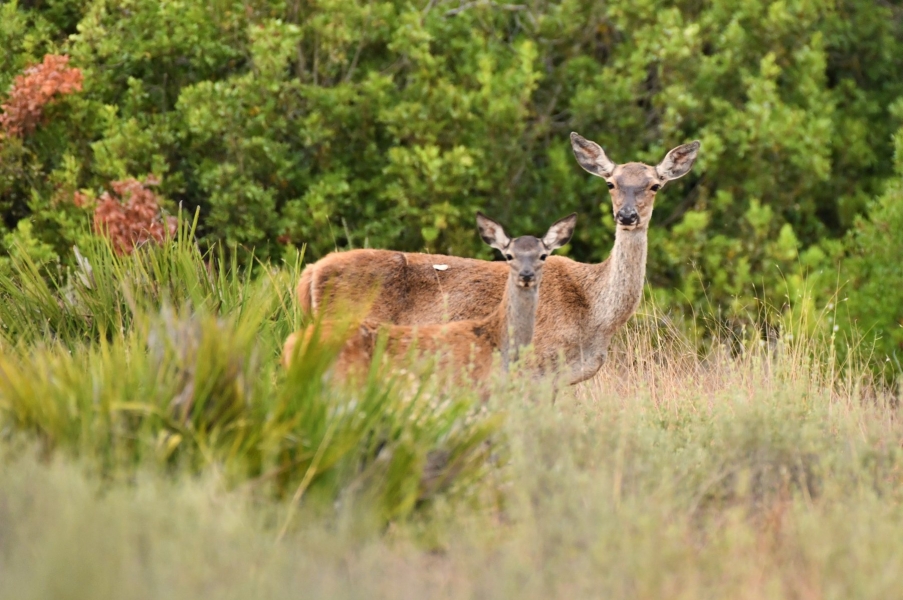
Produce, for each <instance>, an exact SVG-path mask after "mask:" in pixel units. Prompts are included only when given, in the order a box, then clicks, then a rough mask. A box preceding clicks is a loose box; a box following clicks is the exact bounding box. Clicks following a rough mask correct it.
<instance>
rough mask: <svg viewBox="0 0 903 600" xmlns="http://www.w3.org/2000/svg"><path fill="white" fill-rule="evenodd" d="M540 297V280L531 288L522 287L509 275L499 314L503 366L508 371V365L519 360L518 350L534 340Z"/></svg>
mask: <svg viewBox="0 0 903 600" xmlns="http://www.w3.org/2000/svg"><path fill="white" fill-rule="evenodd" d="M538 297H539V283H538V282H537V285H534V286H533V287H531V288H522V287H520V286H518V285H517V278H516V277H514V276H511V277H508V284H507V285H506V286H505V293H504V296H503V297H502V302H501V305H500V306H499V309H500V310H499V314H498V315H497V316H498V322H499V325H500V326H501V332H500V333H501V336H500V344H499V349H500V350H501V354H502V366H503V367H504V369H505V370H506V371H507V370H508V365H509V364H510V363H511V362H512V361H515V360H517V358H518V350H519V349H520V348H522V347H524V346H528V345H529V344H530V343H531V342H532V341H533V328H534V326H535V324H536V305H537V299H538Z"/></svg>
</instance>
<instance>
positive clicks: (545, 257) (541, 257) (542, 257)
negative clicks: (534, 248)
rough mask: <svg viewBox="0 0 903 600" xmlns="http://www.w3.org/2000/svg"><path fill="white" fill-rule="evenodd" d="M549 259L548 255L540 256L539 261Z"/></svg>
mask: <svg viewBox="0 0 903 600" xmlns="http://www.w3.org/2000/svg"><path fill="white" fill-rule="evenodd" d="M548 257H549V255H548V254H540V255H539V260H545V259H547V258H548Z"/></svg>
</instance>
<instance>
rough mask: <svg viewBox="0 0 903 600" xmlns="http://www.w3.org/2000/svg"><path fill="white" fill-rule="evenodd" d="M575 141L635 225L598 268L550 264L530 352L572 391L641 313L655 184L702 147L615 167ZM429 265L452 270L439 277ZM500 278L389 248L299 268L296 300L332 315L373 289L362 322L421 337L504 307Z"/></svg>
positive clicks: (492, 269)
mask: <svg viewBox="0 0 903 600" xmlns="http://www.w3.org/2000/svg"><path fill="white" fill-rule="evenodd" d="M571 138H572V147H573V149H574V153H575V155H576V156H577V160H578V162H579V163H580V165H581V166H582V167H583V168H584V169H586V170H587V171H589V172H590V173H592V174H594V175H597V176H600V177H603V178H605V179H606V181H608V182H609V183H610V184H611V185H612V189H611V190H610V193H611V199H612V208H613V213H614V214H615V215H616V217H617V215H618V212H619V210H621V209H622V208H624V207H625V205H627V204H628V203H629V202H633V203H634V205H635V208H636V212H637V216H638V219H639V220H638V222H636V223H634V224H631V225H622V224H621V223H619V224H618V227H617V230H616V234H615V245H614V248H613V249H612V252H611V255H610V256H609V257H608V258H607V259H606V260H605V261H603V262H602V263H600V264H585V263H579V262H576V261H573V260H570V259H568V258H564V257H557V256H551V257H549V259H548V260H547V261H546V264H545V269H544V270H545V274H544V276H543V278H544V279H543V284H542V289H541V290H540V292H539V305H538V308H537V313H536V325H535V333H534V337H533V345H534V347H535V349H536V354H537V356H538V357H539V358H540V360H541V361H542V362H543V363H544V364H545V365H546V366H547V367H549V368H552V367H554V366H555V365H557V366H559V367H565V368H566V370H567V374H566V378H567V380H568V381H570V382H571V383H576V382H578V381H582V380H584V379H588V378H589V377H592V376H593V375H594V374H595V373H596V372H597V371H598V369H599V368H600V367H601V365H602V363H603V361H604V359H605V355H606V353H607V349H608V344H609V342H610V340H611V337H612V336H613V335H614V333H615V331H617V329H618V328H620V327H621V326H622V325H623V324H624V323H626V322H627V320H628V319H629V318H630V317H631V316H632V315H633V313H634V312H635V311H636V308H637V306H638V305H639V302H640V299H641V297H642V292H643V281H644V278H645V270H646V250H647V230H648V226H649V220H650V219H651V216H652V209H653V202H654V198H655V192H656V191H657V190H653V189H652V186H653V185H657V186H661V185H663V184H664V183H665V182H666V181H668V180H670V179H675V178H677V177H680V176H682V175H684V174H685V173H687V172H688V171H689V170H690V168H691V167H692V164H693V161H694V160H695V158H696V153H697V151H698V148H699V143H698V142H693V143H692V144H685V145H683V146H678V147H677V148H675V149H673V150H671V152H669V153H668V155H667V156H666V157H665V159H664V160H663V161H662V162H661V163H660V164H659V165H658V166H656V167H651V166H648V165H644V164H641V163H628V164H626V165H616V164H615V163H613V162H612V161H610V160H609V159H608V157H607V156H605V153H604V151H603V150H602V148H601V147H599V146H598V145H597V144H595V143H594V142H591V141H589V140H585V139H584V138H582V137H580V136H578V135H577V134H572V136H571ZM616 221H617V219H616ZM434 265H446V266H447V267H448V268H447V269H445V270H437V269H436V268H434ZM308 273H309V275H308ZM506 275H507V267H506V265H505V263H502V262H488V261H481V260H474V259H470V258H460V257H455V256H442V255H430V254H420V253H402V252H396V251H391V250H352V251H348V252H336V253H333V254H330V255H328V256H326V257H324V258H323V259H321V260H320V261H318V262H316V263H314V264H312V265H309V266H308V267H307V268H306V269H305V271H304V274H303V275H302V279H301V283H300V284H299V287H300V286H305V289H304V290H303V291H302V290H299V301H301V302H302V303H303V302H305V300H303V299H302V298H301V297H302V295H304V294H306V295H307V298H309V300H306V301H307V302H308V304H309V305H310V310H311V312H313V313H317V312H319V311H320V309H321V307H323V308H324V310H326V311H327V314H329V311H330V309H331V308H332V307H334V306H336V300H337V299H342V300H346V301H354V300H355V298H358V297H361V296H362V295H366V292H367V291H372V292H373V293H375V294H376V296H375V301H374V303H373V305H372V307H371V310H370V313H369V314H368V317H367V318H368V320H373V321H385V322H389V323H395V324H397V325H403V326H421V328H420V332H421V335H423V333H424V332H425V331H433V330H425V329H423V326H428V327H437V326H436V325H430V324H436V323H444V322H447V321H452V322H455V321H463V320H468V319H469V320H478V319H484V318H486V317H488V316H489V315H490V314H491V313H492V312H493V311H494V310H495V309H496V308H497V307H498V306H499V303H500V302H501V299H502V294H503V292H504V290H505V279H506ZM559 357H561V358H563V360H564V363H563V364H561V363H560V362H559Z"/></svg>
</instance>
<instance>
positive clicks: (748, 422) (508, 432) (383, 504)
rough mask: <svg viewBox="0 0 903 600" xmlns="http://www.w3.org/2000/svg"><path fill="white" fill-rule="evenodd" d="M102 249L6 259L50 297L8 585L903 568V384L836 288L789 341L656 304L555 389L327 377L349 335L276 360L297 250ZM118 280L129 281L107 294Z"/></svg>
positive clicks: (863, 589)
mask: <svg viewBox="0 0 903 600" xmlns="http://www.w3.org/2000/svg"><path fill="white" fill-rule="evenodd" d="M105 252H106V251H105V250H104V249H103V247H102V246H98V249H97V250H90V249H85V250H84V251H83V256H84V257H85V259H86V260H87V261H88V262H89V263H90V265H91V267H92V268H93V269H94V275H95V277H97V273H98V272H99V271H100V270H101V269H100V268H98V267H97V266H96V265H98V264H103V262H104V261H111V262H112V261H114V260H115V261H122V264H123V265H125V266H124V268H123V269H121V270H119V271H115V273H116V274H115V275H110V276H109V279H116V285H114V284H113V282H112V281H106V282H105V283H103V284H99V283H98V284H97V285H96V287H94V288H90V289H89V288H84V289H81V291H78V292H74V291H72V289H73V287H72V286H77V285H78V284H76V283H73V282H72V277H74V278H78V277H79V271H77V272H75V273H74V274H73V275H72V276H71V277H70V278H65V279H61V281H62V283H60V284H54V283H51V284H49V285H48V286H47V287H46V288H41V287H40V282H39V281H37V278H38V277H39V275H40V274H38V273H34V274H33V275H28V273H29V271H28V269H27V268H25V267H21V268H20V272H19V273H18V274H17V275H16V276H15V277H14V278H10V279H8V280H5V282H4V283H2V285H0V294H3V296H4V299H3V303H4V304H6V303H9V302H12V301H13V299H14V298H20V299H22V298H24V299H25V300H28V299H31V298H32V297H34V298H35V302H36V303H38V302H40V301H41V300H40V299H41V298H42V297H43V296H44V295H48V294H49V295H48V296H47V297H48V298H52V299H53V301H52V302H51V301H50V300H46V301H45V302H46V308H45V309H42V310H45V311H46V312H47V313H48V314H51V317H52V318H49V319H47V320H45V321H42V324H41V326H40V327H39V326H38V325H37V324H36V323H31V324H27V323H18V324H15V326H14V327H16V328H17V329H15V331H18V332H20V335H21V337H20V338H19V339H15V337H13V336H11V335H7V337H6V343H5V347H4V349H3V350H2V352H0V430H2V432H3V437H4V442H3V443H0V448H2V449H3V450H2V452H3V454H2V455H0V460H2V461H3V464H4V468H3V469H2V470H0V597H16V598H20V597H21V598H28V597H41V598H46V597H62V596H65V597H68V598H89V597H90V598H107V597H109V598H114V597H116V598H119V597H130V598H162V597H166V598H179V597H186V598H187V597H192V598H194V597H198V596H201V595H203V596H204V597H210V598H232V597H235V598H247V597H268V598H282V597H286V598H287V597H297V596H299V595H303V596H304V597H305V598H360V597H367V598H383V597H385V598H390V597H391V598H398V597H411V598H472V597H492V598H498V597H515V596H516V597H521V598H558V597H561V598H583V597H589V598H598V597H601V598H641V599H642V598H649V599H653V598H654V599H658V598H692V599H699V598H749V599H760V598H761V599H765V598H769V599H771V598H838V599H839V598H890V597H896V596H898V595H899V590H900V589H903V571H901V570H900V569H899V565H900V564H903V541H901V540H903V537H901V535H900V532H901V531H903V449H901V440H903V428H901V425H900V419H899V415H898V408H897V398H896V394H895V391H894V390H893V389H890V388H886V387H884V386H883V385H881V381H880V380H876V379H875V378H874V377H873V376H872V375H871V374H870V373H871V372H872V371H870V370H869V369H868V368H867V367H868V365H867V364H866V363H867V361H868V358H869V357H868V354H867V353H866V352H862V353H860V354H859V355H843V356H840V355H838V353H837V352H836V350H835V348H836V345H835V344H834V343H833V340H832V338H831V336H832V334H833V331H832V328H830V327H823V326H821V324H820V321H819V319H822V318H824V316H823V315H820V314H817V313H807V312H805V311H795V312H792V313H788V315H789V316H785V315H782V314H772V315H767V316H768V320H769V321H770V322H772V323H774V322H776V321H779V322H780V323H781V328H780V331H781V336H780V337H777V338H774V339H771V340H768V339H764V340H760V335H759V334H758V333H757V332H740V333H737V332H732V331H727V330H720V329H717V328H716V327H714V326H711V325H709V327H710V331H711V336H710V337H711V339H712V340H713V341H712V342H711V343H709V344H708V345H707V346H706V347H705V351H703V352H700V346H701V345H700V344H699V343H698V340H696V339H694V338H693V337H691V336H688V335H687V334H686V333H685V330H684V329H683V328H682V327H681V326H680V325H678V324H675V322H673V321H672V320H670V319H669V315H668V314H667V312H666V311H663V310H661V309H660V308H658V307H656V306H655V305H654V304H653V303H651V302H647V303H646V304H644V307H643V309H642V310H641V312H640V313H639V314H638V315H637V316H636V317H635V318H634V319H633V320H632V321H631V323H630V324H629V325H628V326H627V327H625V329H624V331H622V332H621V333H620V334H619V336H618V337H617V338H616V340H615V342H614V343H613V346H612V349H611V352H610V355H609V360H608V362H607V364H606V365H605V366H604V368H603V370H602V371H601V372H600V374H599V375H598V376H597V377H596V378H595V379H593V380H592V381H590V382H586V383H584V384H581V385H580V386H577V387H575V388H568V389H565V390H560V391H559V392H558V394H557V396H555V398H554V402H553V393H552V390H551V387H550V385H549V383H548V382H546V381H537V380H535V379H532V378H529V377H526V376H523V375H522V374H517V373H515V375H514V376H512V377H510V378H508V380H507V381H505V382H502V383H501V384H499V385H498V386H497V387H496V389H495V390H494V392H493V394H492V396H491V398H490V399H489V401H488V403H487V404H486V405H485V406H479V405H478V404H476V403H475V402H474V397H473V396H474V393H473V392H471V391H469V390H463V389H461V390H447V389H444V388H440V387H437V386H436V385H435V384H433V383H431V382H432V379H429V378H423V379H422V378H420V377H418V376H416V375H415V376H407V375H404V374H400V373H390V372H385V371H382V370H380V369H379V368H374V370H373V371H372V372H371V373H370V375H369V378H368V379H366V380H365V381H363V382H361V383H360V385H359V386H358V387H356V388H352V389H344V388H342V387H340V386H335V385H334V384H333V383H332V382H331V381H330V379H329V376H328V373H327V367H328V364H329V361H330V359H331V358H332V356H334V353H335V352H336V351H337V347H336V346H335V344H334V342H332V341H330V340H320V341H318V342H317V343H314V344H312V345H311V346H310V348H307V349H302V355H301V356H299V359H298V360H297V361H296V363H295V365H296V366H295V367H293V368H292V370H291V371H289V372H288V373H283V372H282V370H281V369H280V368H279V367H278V366H277V361H278V353H279V344H280V343H281V341H282V338H283V337H284V335H285V334H286V333H288V332H289V331H291V330H292V329H293V328H294V327H297V326H298V324H299V322H298V320H297V316H296V315H295V314H294V313H293V308H292V303H291V288H292V287H293V284H294V278H295V277H296V276H297V265H293V264H290V265H281V266H279V267H278V268H275V267H273V266H270V265H262V266H260V268H259V272H258V273H257V274H254V275H252V274H249V273H245V272H236V271H235V270H233V269H232V267H231V266H229V265H228V264H226V265H225V266H224V267H220V266H218V263H217V260H212V258H213V259H215V256H213V257H211V256H210V255H201V254H194V253H196V252H197V250H196V249H194V248H193V247H190V245H186V246H185V247H183V249H182V250H180V251H178V253H173V254H172V258H165V257H166V256H167V254H166V253H168V252H172V249H153V248H148V249H146V251H145V253H144V254H141V253H139V254H138V255H135V256H134V257H133V258H129V259H122V258H119V257H113V256H108V255H107V254H105ZM155 253H159V254H155ZM182 253H190V256H189V257H187V258H186V256H184V255H183V254H182ZM182 260H184V261H185V264H186V267H185V268H177V267H175V266H173V265H172V264H171V262H170V261H182ZM129 261H134V262H135V263H139V264H149V263H148V262H147V261H163V262H164V264H162V265H160V266H159V268H158V269H157V270H156V271H155V272H156V273H163V274H165V273H176V272H178V273H179V275H178V276H179V277H180V278H184V280H185V285H186V287H187V288H190V289H195V290H196V291H195V292H192V293H188V292H187V291H181V290H180V289H179V285H180V284H179V283H178V282H176V281H174V280H172V279H171V278H169V276H162V275H154V276H153V277H150V278H148V277H146V276H144V275H140V276H136V278H137V281H132V280H131V279H130V277H131V274H135V273H146V272H150V271H152V269H147V270H144V271H142V270H141V269H140V268H139V267H137V266H135V265H134V264H132V262H129ZM192 261H194V262H192ZM192 264H193V265H194V270H193V271H192V270H191V269H188V268H187V265H192ZM211 265H212V266H211ZM220 268H222V269H223V271H222V273H223V275H222V276H219V275H217V276H216V277H215V278H214V279H212V283H211V280H209V279H207V280H205V281H207V283H194V282H196V280H197V279H202V278H207V277H210V273H216V272H218V271H217V270H218V269H220ZM104 272H109V273H114V271H112V269H110V270H105V271H104ZM190 273H195V275H191V274H190ZM29 277H31V278H29ZM105 277H107V276H105ZM192 277H194V278H195V279H192ZM154 278H156V279H154ZM142 284H143V285H145V286H146V287H145V288H143V289H145V290H147V291H145V292H142V293H135V292H133V291H132V288H133V287H134V288H138V287H140V285H142ZM117 285H118V286H119V287H117ZM169 286H172V287H173V288H175V289H174V291H173V292H171V293H170V292H167V291H165V290H167V289H168V287H169ZM101 288H103V289H109V290H111V291H110V292H109V295H108V296H105V298H107V299H109V300H110V302H113V303H116V305H117V306H118V307H119V308H117V309H116V310H107V309H104V308H103V307H102V306H98V307H96V308H90V307H91V304H90V302H89V300H90V294H91V290H93V289H101ZM219 288H222V289H219ZM42 290H45V291H42ZM120 290H121V291H120ZM17 294H18V296H17ZM67 294H69V295H68V296H67ZM79 294H82V295H84V296H80V295H79ZM64 296H65V298H64ZM105 301H106V300H105ZM98 302H100V301H99V300H98ZM41 306H44V305H41ZM53 306H57V307H58V308H57V309H53ZM0 310H3V311H7V312H5V313H4V314H11V312H12V311H15V310H25V309H24V308H22V307H12V308H11V307H8V306H4V307H3V308H2V309H0ZM54 311H55V312H54ZM27 314H28V315H32V317H29V318H32V320H34V318H33V315H34V314H37V313H35V312H33V311H32V312H28V313H27ZM79 315H90V316H91V318H90V319H88V320H79V318H78V316H79ZM95 315H101V316H100V317H96V316H95ZM103 315H106V316H103ZM781 319H784V320H783V321H780V320H781ZM807 319H814V320H815V322H814V323H813V322H810V321H807ZM100 322H104V323H106V325H103V326H99V325H97V323H100ZM712 322H714V321H712ZM11 330H12V329H10V331H11ZM412 384H413V385H412ZM475 404H476V406H475ZM98 474H100V475H101V477H98ZM60 577H66V579H65V581H66V582H67V583H66V584H65V585H63V584H60V583H58V582H59V581H61V580H60Z"/></svg>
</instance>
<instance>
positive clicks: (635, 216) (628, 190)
mask: <svg viewBox="0 0 903 600" xmlns="http://www.w3.org/2000/svg"><path fill="white" fill-rule="evenodd" d="M571 148H572V149H573V150H574V156H575V157H576V158H577V162H578V163H579V164H580V166H581V167H583V168H584V169H585V170H586V171H588V172H589V173H592V174H593V175H596V176H597V177H602V178H603V179H605V182H606V183H607V184H608V190H609V193H610V194H611V205H612V211H613V212H614V216H615V223H617V225H618V228H619V229H624V230H631V229H638V228H645V227H648V226H649V220H650V219H651V218H652V205H653V204H654V203H655V194H656V192H658V191H659V190H660V189H661V188H662V186H663V185H665V183H666V182H668V181H671V180H672V179H677V178H679V177H683V176H684V175H686V174H687V173H688V172H689V171H690V169H691V168H692V167H693V163H694V162H695V161H696V155H697V154H698V153H699V142H690V143H689V144H684V145H682V146H678V147H676V148H674V149H672V150H671V151H670V152H668V154H667V155H666V156H665V158H664V160H662V162H660V163H659V164H658V165H656V166H654V167H651V166H649V165H645V164H643V163H638V162H632V163H627V164H624V165H618V164H615V163H614V162H612V161H611V160H610V159H609V158H608V156H606V155H605V151H604V150H602V147H601V146H599V144H597V143H595V142H592V141H590V140H587V139H585V138H583V137H582V136H580V135H577V134H576V133H571Z"/></svg>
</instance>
